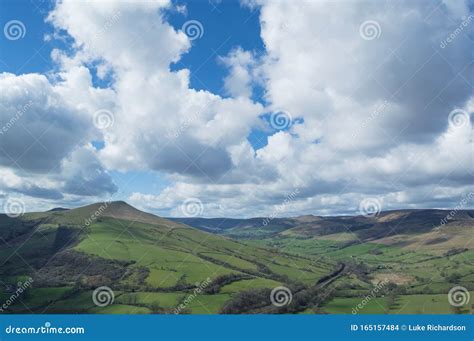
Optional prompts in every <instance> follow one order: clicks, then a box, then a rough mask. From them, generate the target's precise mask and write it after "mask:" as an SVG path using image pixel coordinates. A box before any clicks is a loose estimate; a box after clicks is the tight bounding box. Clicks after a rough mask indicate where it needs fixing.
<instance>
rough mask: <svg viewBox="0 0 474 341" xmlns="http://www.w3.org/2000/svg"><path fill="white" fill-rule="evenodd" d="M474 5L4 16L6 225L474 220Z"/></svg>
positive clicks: (17, 5)
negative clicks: (109, 204) (423, 216)
mask: <svg viewBox="0 0 474 341" xmlns="http://www.w3.org/2000/svg"><path fill="white" fill-rule="evenodd" d="M473 9H474V2H473V1H463V0H456V1H448V0H430V1H428V0H421V1H398V2H393V1H379V0H377V1H375V0H369V1H365V0H364V1H362V0H361V1H342V0H341V1H323V0H315V1H305V0H297V1H281V0H241V1H238V0H228V1H227V0H225V1H218V0H209V1H206V0H202V1H197V0H192V1H171V0H153V1H152V0H149V1H88V2H80V1H68V0H65V1H57V2H56V1H45V0H21V1H13V0H6V1H5V0H4V1H2V2H1V3H0V24H1V27H2V28H3V30H2V32H0V201H1V206H0V210H3V212H5V213H7V214H10V215H19V214H22V213H23V212H31V211H42V210H47V209H51V208H54V207H68V208H72V207H78V206H82V205H86V204H90V203H94V202H98V201H106V200H124V201H127V202H128V203H130V204H132V205H134V206H136V207H137V208H140V209H143V210H146V211H149V212H152V213H155V214H158V215H161V216H192V217H195V216H202V217H236V218H241V217H255V216H260V217H261V216H272V217H273V216H296V215H303V214H314V215H341V214H344V215H346V214H347V215H358V214H364V215H373V214H377V213H378V212H380V211H385V210H394V209H407V208H417V209H421V208H445V209H468V208H474V203H473V202H472V198H473V197H474V195H473V194H472V193H473V192H474V142H473V126H474V123H473V122H474V114H473V111H474V96H473V74H474V73H473V51H474V49H473V42H474V12H473Z"/></svg>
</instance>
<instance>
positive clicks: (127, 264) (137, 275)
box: [0, 202, 335, 313]
mask: <svg viewBox="0 0 474 341" xmlns="http://www.w3.org/2000/svg"><path fill="white" fill-rule="evenodd" d="M96 212H99V214H96ZM91 217H92V218H91ZM12 222H14V224H15V225H14V226H13V227H11V228H10V229H3V230H2V239H3V240H4V243H2V245H1V246H0V264H2V266H1V270H0V271H1V277H2V282H3V286H4V287H6V286H7V284H8V283H16V282H18V281H19V280H20V278H26V277H32V278H33V280H34V282H33V283H34V284H33V285H32V289H31V290H29V292H28V295H26V296H25V297H22V299H21V300H22V301H23V303H25V306H27V307H28V308H25V306H23V305H22V304H19V303H20V301H18V302H17V303H18V304H15V305H13V306H12V307H10V309H9V311H11V312H28V311H33V312H48V313H54V312H98V310H100V308H98V307H96V306H94V304H93V302H92V301H91V300H90V299H87V297H88V296H89V298H90V295H91V293H90V292H91V291H92V290H94V289H95V288H97V287H99V286H109V287H110V288H112V289H113V290H114V293H115V302H116V303H117V304H120V306H119V307H117V309H116V310H113V309H112V308H111V307H108V310H107V311H108V312H118V313H129V312H130V313H131V312H134V311H135V312H149V311H157V312H171V311H172V309H173V308H175V306H176V305H177V304H178V303H179V302H180V300H182V299H184V298H185V296H186V295H187V293H190V292H192V291H193V290H194V289H195V288H196V286H197V285H199V283H203V282H205V281H207V280H208V279H209V280H210V281H211V284H209V292H208V293H205V294H203V295H201V297H200V298H199V300H201V301H202V300H205V301H208V302H210V303H209V304H210V306H209V307H211V308H212V309H211V308H209V307H208V308H209V309H211V310H212V311H213V312H218V311H219V309H220V307H221V306H222V305H223V303H224V302H225V301H226V300H225V299H224V298H227V299H229V298H230V296H231V295H232V294H234V293H236V292H239V291H244V290H246V289H252V288H253V287H254V286H255V285H257V286H258V287H259V288H262V287H268V288H273V287H274V286H276V285H277V284H280V283H286V284H287V285H301V286H305V285H308V286H309V285H312V284H314V283H316V282H317V281H318V279H320V278H321V277H323V276H325V275H327V274H328V273H330V272H331V271H332V270H333V268H334V267H335V263H332V262H329V261H328V262H320V261H316V260H315V259H313V258H311V257H305V256H304V257H303V256H299V255H292V254H288V253H285V252H281V251H279V250H275V249H269V248H265V247H258V246H254V245H249V244H248V243H244V242H240V241H233V240H231V239H228V238H225V237H221V236H216V235H213V234H210V233H206V232H203V231H199V230H196V229H194V228H191V227H188V226H185V225H182V224H179V223H176V222H172V221H169V220H166V219H162V218H159V217H156V216H153V215H150V214H148V213H144V212H141V211H138V210H136V209H134V208H133V207H131V206H129V205H127V204H125V203H123V202H114V203H108V204H107V203H103V204H94V205H90V206H86V207H82V208H78V209H73V210H67V211H54V212H46V213H34V214H26V215H25V216H23V217H22V218H21V220H20V219H17V220H11V219H10V218H8V217H5V216H2V224H4V225H5V226H12V225H11V224H12ZM11 230H14V231H16V232H15V234H13V233H12V232H11ZM38 290H42V293H43V294H42V295H40V294H39V292H38ZM221 291H222V294H221ZM129 293H136V294H134V295H135V296H130V294H129ZM160 294H161V295H165V296H159V295H160ZM157 295H158V296H157ZM217 295H220V296H217ZM3 296H4V297H6V296H7V293H6V292H4V293H3ZM41 297H43V298H44V300H43V301H42V300H41ZM134 307H136V308H147V309H149V310H143V309H138V310H134V309H135V308H134ZM111 309H112V310H111ZM194 310H197V311H199V312H202V307H197V306H196V307H195V308H193V305H190V306H189V307H187V309H186V312H194Z"/></svg>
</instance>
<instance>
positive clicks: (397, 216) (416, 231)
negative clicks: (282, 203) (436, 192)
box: [172, 209, 474, 248]
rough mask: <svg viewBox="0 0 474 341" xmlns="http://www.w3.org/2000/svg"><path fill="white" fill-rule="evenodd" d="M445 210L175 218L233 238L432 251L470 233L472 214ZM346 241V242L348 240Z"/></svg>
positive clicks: (472, 223) (473, 224)
mask: <svg viewBox="0 0 474 341" xmlns="http://www.w3.org/2000/svg"><path fill="white" fill-rule="evenodd" d="M449 213H450V211H449V210H435V209H427V210H397V211H387V212H381V213H380V214H379V215H377V216H375V217H364V216H334V217H321V216H312V215H305V216H299V217H292V218H274V219H271V220H269V219H267V220H265V218H251V219H227V218H214V219H206V218H175V219H172V220H173V221H176V222H181V223H183V224H187V225H189V226H193V227H195V228H198V229H201V230H205V231H212V232H214V233H218V234H222V235H227V236H230V237H235V238H244V239H245V238H247V239H254V238H268V237H278V236H280V237H285V236H286V237H298V238H311V237H321V238H324V239H329V240H342V239H344V240H346V241H351V240H358V241H359V242H362V241H377V242H380V243H383V244H389V245H394V244H397V245H401V246H409V245H410V244H413V243H416V242H419V241H420V240H421V239H425V243H428V244H430V243H431V245H432V247H433V248H436V247H437V246H440V245H439V244H443V243H445V242H447V241H451V242H453V241H454V242H455V245H458V244H459V243H460V242H462V240H463V238H465V237H466V236H469V235H470V234H472V233H474V210H460V211H457V212H456V213H455V214H454V215H453V217H452V218H450V219H449V220H447V219H446V217H447V216H448V215H449ZM348 238H349V239H348Z"/></svg>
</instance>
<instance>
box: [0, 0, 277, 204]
mask: <svg viewBox="0 0 474 341" xmlns="http://www.w3.org/2000/svg"><path fill="white" fill-rule="evenodd" d="M176 5H177V6H180V5H186V8H187V15H186V16H184V15H183V14H181V13H178V12H177V11H175V10H169V11H167V12H166V18H167V19H168V21H169V23H170V24H171V25H173V27H174V28H175V29H177V30H179V29H180V28H181V27H182V25H183V24H184V23H185V22H186V21H187V20H188V19H189V18H192V19H193V20H198V21H200V22H206V27H205V34H204V35H203V37H202V38H201V39H199V41H198V42H196V43H195V44H194V45H193V48H192V49H190V51H189V52H188V53H186V54H185V55H183V57H182V58H181V59H180V60H179V62H177V63H173V64H171V65H170V68H171V69H172V70H179V69H183V68H186V69H189V70H190V71H191V75H192V76H191V78H190V84H191V87H192V88H194V89H197V90H208V91H211V92H213V93H215V94H219V95H221V96H223V97H226V96H228V94H226V92H225V89H224V84H223V79H224V77H225V76H226V74H227V73H228V70H227V68H226V67H225V66H223V65H222V63H220V62H219V60H218V56H222V55H227V54H228V53H229V52H230V51H231V50H232V49H233V48H234V47H235V46H241V47H242V48H244V49H245V50H251V51H254V52H255V53H256V54H262V53H263V51H264V48H263V42H262V40H261V38H260V25H259V16H258V11H257V10H251V9H249V8H245V7H243V6H241V5H240V3H239V1H235V0H229V1H199V0H194V1H189V2H176ZM53 6H54V3H53V2H51V1H35V0H31V1H6V2H4V3H3V4H2V11H1V13H0V18H1V20H2V22H7V21H8V20H10V18H16V19H19V20H21V21H22V22H25V23H28V24H27V31H26V34H25V37H24V38H23V39H21V40H19V41H17V42H15V44H11V42H10V41H8V40H6V39H2V40H1V41H0V72H11V73H15V74H22V73H48V72H51V71H52V70H55V68H56V64H55V63H54V62H53V61H52V60H51V57H50V55H51V52H52V50H53V49H56V48H60V49H65V50H67V51H69V50H70V49H69V46H68V44H67V42H69V43H70V42H71V41H70V40H69V39H67V40H66V42H64V41H61V40H56V39H51V40H48V41H46V40H45V37H46V36H48V35H52V34H53V32H54V28H53V27H52V25H51V24H49V23H46V22H45V21H46V18H47V16H48V13H49V11H50V10H51V9H52V8H53ZM92 71H93V70H92ZM92 74H93V75H95V74H94V72H92ZM94 85H95V86H97V87H104V86H107V85H108V84H107V82H104V81H103V80H101V79H98V78H97V77H94ZM262 94H263V92H262V89H261V87H258V86H257V87H255V89H254V94H253V98H254V99H255V100H256V101H262V102H263V98H262ZM262 119H264V120H265V119H266V120H268V115H262ZM273 133H275V130H274V129H273V130H272V129H270V130H262V129H258V128H257V129H253V130H252V132H251V133H250V134H249V135H248V140H249V141H250V142H251V143H252V145H253V146H254V148H256V149H259V148H261V147H263V146H265V145H266V141H267V137H268V136H269V135H271V134H273ZM91 142H92V143H93V145H94V146H96V148H99V149H100V148H102V146H103V142H102V141H91ZM110 174H111V176H112V178H113V179H114V181H115V182H116V183H133V186H127V187H124V191H123V192H122V193H121V194H120V195H117V197H118V198H120V199H126V198H127V197H128V196H129V195H131V194H132V192H134V191H148V192H151V193H159V191H160V190H162V189H163V188H164V187H165V186H166V185H168V184H169V182H168V181H167V180H166V178H165V177H164V176H162V175H161V174H160V173H159V172H146V171H144V172H118V171H114V172H111V173H110Z"/></svg>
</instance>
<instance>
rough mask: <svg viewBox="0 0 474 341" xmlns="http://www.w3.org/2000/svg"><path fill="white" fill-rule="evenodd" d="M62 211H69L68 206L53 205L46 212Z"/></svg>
mask: <svg viewBox="0 0 474 341" xmlns="http://www.w3.org/2000/svg"><path fill="white" fill-rule="evenodd" d="M62 211H69V208H64V207H55V208H52V209H50V210H48V211H46V212H62Z"/></svg>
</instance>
